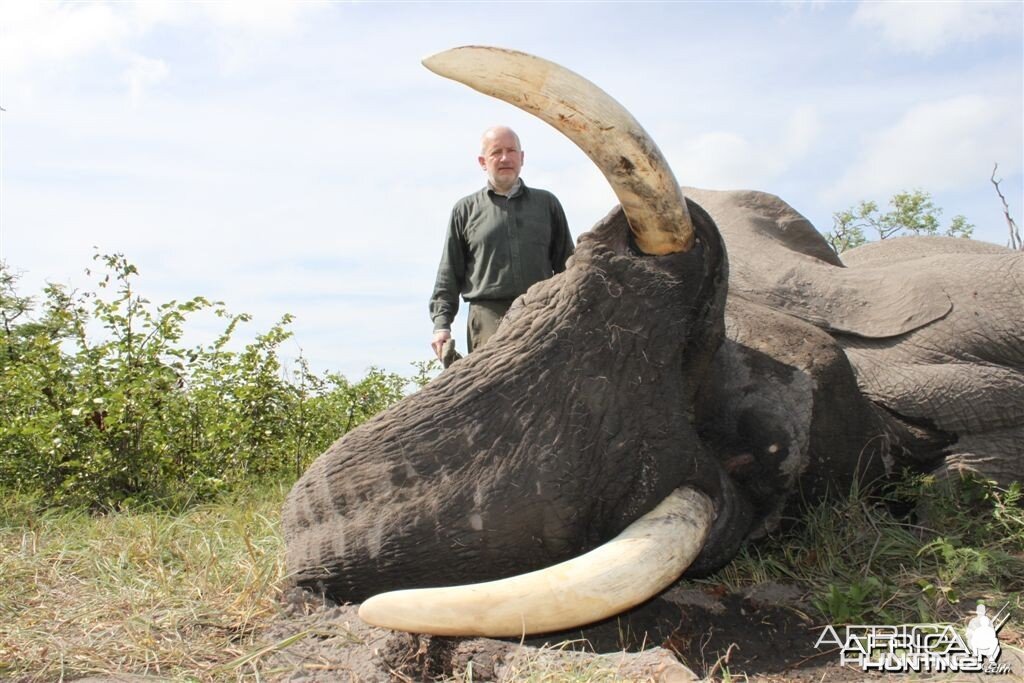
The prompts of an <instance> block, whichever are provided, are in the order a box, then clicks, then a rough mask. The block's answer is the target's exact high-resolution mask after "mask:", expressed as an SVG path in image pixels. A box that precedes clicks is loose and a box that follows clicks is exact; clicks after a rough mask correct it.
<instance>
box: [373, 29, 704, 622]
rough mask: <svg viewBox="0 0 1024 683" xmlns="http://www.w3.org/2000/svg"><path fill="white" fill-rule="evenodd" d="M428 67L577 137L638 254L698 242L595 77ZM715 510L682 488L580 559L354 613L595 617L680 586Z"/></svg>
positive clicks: (511, 57) (501, 61) (645, 142)
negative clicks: (614, 200)
mask: <svg viewBox="0 0 1024 683" xmlns="http://www.w3.org/2000/svg"><path fill="white" fill-rule="evenodd" d="M423 63H424V65H425V66H426V67H427V68H429V69H430V70H431V71H434V72H435V73H438V74H439V75H442V76H445V77H447V78H451V79H453V80H456V81H459V82H462V83H464V84H466V85H469V86H470V87H472V88H474V89H476V90H478V91H480V92H483V93H485V94H487V95H491V96H493V97H497V98H499V99H502V100H504V101H506V102H509V103H510V104H513V105H515V106H517V107H519V108H521V109H523V110H525V111H527V112H529V113H532V114H534V115H536V116H537V117H539V118H541V119H543V120H544V121H546V122H547V123H549V124H551V125H552V126H554V127H555V128H556V129H557V130H559V131H560V132H561V133H563V134H564V135H566V136H567V137H568V138H570V139H571V140H572V141H573V142H574V143H576V144H577V145H578V146H579V147H580V148H581V149H582V150H583V151H584V152H585V153H586V154H587V156H589V157H590V158H591V159H592V160H593V161H594V163H595V164H596V165H597V166H598V168H599V169H600V170H601V172H602V173H603V174H604V176H605V178H606V179H607V180H608V182H609V184H610V185H611V186H612V189H613V190H614V191H615V194H616V196H617V197H618V198H619V200H620V201H621V203H622V208H623V211H624V213H625V216H626V219H627V221H628V223H629V227H630V230H631V232H632V235H633V239H634V241H635V245H636V247H637V248H638V249H639V250H640V251H641V252H643V253H645V254H648V255H653V256H662V255H668V254H675V253H682V252H688V251H690V250H691V249H692V248H693V247H694V245H695V244H697V243H698V242H699V240H698V238H697V237H696V235H695V230H694V227H693V222H692V220H691V217H690V213H689V211H688V208H687V204H686V201H685V199H684V198H683V195H682V192H681V190H680V189H679V185H678V183H677V182H676V180H675V177H674V175H673V173H672V171H671V169H670V168H669V166H668V163H667V161H666V160H665V158H664V156H663V155H662V154H661V151H660V150H659V149H658V147H657V145H656V144H655V143H654V141H653V140H652V139H651V138H650V136H649V135H648V134H647V133H646V132H645V131H644V130H643V128H642V127H641V126H640V124H639V123H637V121H636V120H635V119H634V118H633V117H632V115H630V114H629V112H627V111H626V110H625V109H624V108H623V107H622V106H621V105H620V104H618V103H617V102H616V101H615V100H614V99H612V98H611V97H610V96H609V95H607V94H606V93H605V92H603V91H602V90H601V89H600V88H598V87H597V86H595V85H594V84H592V83H590V82H589V81H587V80H586V79H584V78H582V77H580V76H579V75H577V74H575V73H573V72H571V71H569V70H567V69H565V68H563V67H561V66H559V65H557V64H553V63H551V62H548V61H545V60H543V59H539V58H537V57H534V56H531V55H527V54H523V53H520V52H515V51H511V50H504V49H498V48H491V47H475V46H474V47H462V48H456V49H454V50H449V51H446V52H442V53H440V54H437V55H434V56H431V57H429V58H427V59H425V60H424V62H423ZM715 517H716V512H715V505H714V504H713V503H712V500H711V498H709V497H708V496H707V495H705V494H704V493H702V492H700V491H698V490H697V489H695V488H692V487H687V486H683V487H680V488H677V489H676V490H675V491H673V492H672V493H671V494H669V495H668V497H666V498H665V499H664V500H663V501H662V502H661V503H660V504H658V505H657V506H656V507H655V508H654V509H653V510H651V511H650V512H648V513H647V514H645V515H643V516H642V517H640V518H639V519H637V520H636V521H635V522H633V523H632V524H631V525H630V526H628V527H627V528H626V529H625V530H624V531H622V532H621V533H620V534H619V535H618V536H616V537H615V538H613V539H612V540H610V541H608V542H606V543H605V544H603V545H601V546H599V547H597V548H596V549H594V550H591V551H590V552H588V553H586V554H583V555H580V556H579V557H576V558H573V559H570V560H567V561H564V562H561V563H559V564H554V565H552V566H549V567H547V568H544V569H540V570H537V571H533V572H529V573H526V574H520V575H518V576H513V577H509V578H505V579H500V580H496V581H489V582H484V583H475V584H468V585H462V586H452V587H444V588H417V589H412V590H399V591H392V592H387V593H381V594H378V595H375V596H373V597H371V598H369V599H367V600H366V601H365V602H363V604H362V606H361V608H360V610H359V616H360V617H361V618H362V619H363V620H364V621H366V622H368V623H370V624H374V625H377V626H383V627H386V628H392V629H396V630H404V631H412V632H418V633H430V634H435V635H478V636H491V637H501V636H521V635H525V634H532V633H544V632H550V631H556V630H562V629H567V628H571V627H574V626H578V625H581V624H586V623H591V622H594V621H598V620H600V619H604V618H607V617H609V616H612V615H614V614H618V613H620V612H622V611H624V610H626V609H629V608H631V607H634V606H636V605H638V604H640V603H642V602H644V601H646V600H647V599H649V598H650V597H652V596H654V595H656V594H657V593H659V592H661V591H662V590H663V589H665V588H666V587H667V586H669V585H670V584H672V583H673V582H675V581H676V580H677V579H678V578H679V576H680V575H681V574H682V573H683V572H684V571H685V570H686V569H687V568H688V567H689V566H690V565H691V563H693V561H694V559H695V558H696V557H697V556H698V555H699V554H700V552H701V550H702V548H703V546H704V543H705V540H706V539H707V537H708V534H709V530H710V529H711V527H712V525H713V523H714V522H715Z"/></svg>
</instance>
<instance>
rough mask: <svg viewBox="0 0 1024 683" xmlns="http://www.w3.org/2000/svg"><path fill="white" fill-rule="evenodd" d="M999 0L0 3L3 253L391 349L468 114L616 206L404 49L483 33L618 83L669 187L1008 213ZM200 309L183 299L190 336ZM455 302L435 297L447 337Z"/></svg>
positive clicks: (385, 355) (539, 179)
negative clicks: (103, 266)
mask: <svg viewBox="0 0 1024 683" xmlns="http://www.w3.org/2000/svg"><path fill="white" fill-rule="evenodd" d="M1022 10H1024V3H1022V2H1020V1H1019V0H1016V1H1013V2H984V1H981V0H974V1H972V2H963V3H959V2H913V3H900V2H787V3H782V2H716V3H704V2H679V3H667V2H661V3H616V2H602V3H588V2H573V3H554V2H552V3H541V2H537V3H486V4H485V3H472V2H448V3H397V2H396V3H372V4H371V3H313V2H291V3H277V2H259V1H254V0H247V1H246V2H237V3H236V2H218V3H203V2H189V3H186V2H160V1H159V0H154V1H151V2H145V3H138V4H134V3H128V2H119V3H82V2H76V3H47V2H37V1H34V0H32V1H30V0H0V107H3V109H4V110H5V111H2V112H0V259H2V260H3V261H5V262H6V263H7V264H8V266H9V267H10V268H11V269H13V270H15V271H16V272H19V273H21V280H20V284H19V289H20V291H21V293H22V294H38V293H39V292H40V291H41V289H42V287H43V286H44V284H45V283H46V282H55V283H60V284H64V285H67V286H69V287H73V288H80V289H88V288H91V287H92V284H91V283H92V282H93V280H92V279H91V278H90V277H88V276H86V275H85V270H86V269H87V268H90V267H93V266H94V265H95V264H94V263H93V261H92V256H93V254H94V253H96V252H99V253H115V252H118V253H123V254H124V255H125V256H126V257H127V258H128V260H129V261H131V262H132V263H134V264H135V265H136V266H137V267H138V269H139V272H140V276H139V279H138V288H139V290H140V291H141V292H142V293H143V294H145V296H146V297H147V298H149V299H150V300H151V301H153V302H154V303H159V302H164V301H168V300H171V299H176V300H184V299H188V298H191V297H193V296H196V295H202V296H205V297H207V298H210V299H216V300H221V301H224V302H225V303H226V305H227V307H228V308H229V309H230V310H232V311H234V312H248V313H250V314H252V315H253V321H252V322H251V323H249V324H247V325H246V326H244V327H243V328H241V330H240V334H239V335H238V343H239V344H241V343H244V342H246V341H248V340H250V339H252V337H253V336H254V335H256V334H259V333H262V332H265V331H266V330H267V329H269V328H270V326H272V325H273V324H274V323H275V322H277V321H278V320H279V319H280V318H281V316H282V315H284V314H285V313H290V314H292V315H294V316H295V318H294V322H293V323H292V324H291V325H290V329H291V330H292V331H293V332H294V336H293V338H292V339H291V340H289V341H288V342H286V343H285V345H284V346H283V347H282V349H281V354H282V356H283V357H284V358H285V360H286V362H288V363H294V359H295V358H297V357H299V356H300V355H301V356H302V357H304V358H306V359H307V360H308V361H309V363H310V364H311V366H312V367H313V369H314V370H316V371H318V372H323V371H328V370H329V371H337V372H341V373H343V374H344V375H346V376H347V377H349V378H350V379H357V378H359V377H362V376H363V375H364V374H365V372H366V371H367V369H368V368H369V367H371V366H374V367H380V368H383V369H385V370H388V371H394V372H399V373H402V374H411V373H412V371H413V369H412V367H411V366H410V363H411V362H413V361H420V360H427V359H428V358H429V357H430V354H431V352H430V348H429V342H430V337H431V322H430V320H429V317H428V312H427V301H428V299H429V296H430V290H431V288H432V285H433V281H434V275H435V273H436V269H437V263H438V259H439V257H440V253H441V245H442V241H443V237H444V231H445V227H446V224H447V220H448V216H449V213H450V210H451V207H452V205H453V204H454V202H455V201H456V200H457V199H459V198H460V197H462V196H464V195H467V194H470V193H472V192H474V191H475V190H477V189H479V188H480V187H482V186H483V184H484V182H485V176H484V174H483V172H482V171H481V170H480V168H479V166H478V165H477V161H476V156H477V154H478V149H479V137H480V133H481V132H482V131H483V130H484V129H485V128H487V127H488V126H490V125H493V124H499V123H500V124H506V125H510V126H512V127H513V128H515V129H516V130H517V131H518V132H519V134H520V137H521V139H522V142H523V148H524V151H525V154H526V163H525V165H524V168H523V179H524V180H525V181H526V182H527V183H528V184H529V185H532V186H536V187H543V188H546V189H549V190H551V191H553V192H554V193H555V194H556V195H557V196H558V197H559V198H560V199H561V201H562V204H563V205H564V207H565V210H566V215H567V216H568V219H569V223H570V228H571V230H572V233H573V236H574V237H578V236H579V235H580V234H581V233H582V232H585V231H586V230H587V229H588V228H589V227H590V226H591V225H593V224H594V223H595V222H596V221H597V220H598V219H600V218H601V217H602V216H603V215H605V214H606V213H607V212H608V211H609V209H611V208H612V207H613V206H614V205H615V203H616V200H615V197H614V195H613V194H612V192H611V190H610V189H609V188H608V186H607V183H606V182H605V181H604V179H603V178H602V176H601V175H600V173H599V172H598V171H597V169H596V168H595V167H594V166H593V165H592V164H591V162H590V161H589V160H588V159H587V158H586V157H585V156H584V154H583V153H582V152H581V151H580V150H579V149H577V148H576V147H575V146H574V145H573V144H572V143H571V142H569V141H568V140H567V139H565V138H564V137H562V136H561V135H560V134H558V133H557V132H556V131H554V129H552V128H550V127H548V126H547V125H546V124H544V123H542V122H540V121H538V120H536V119H533V118H532V117H530V116H529V115H528V114H525V113H523V112H521V111H519V110H517V109H515V108H514V107H512V106H511V105H508V104H505V103H503V102H499V101H497V100H492V99H490V98H487V97H485V96H484V95H481V94H479V93H477V92H475V91H473V90H470V89H469V88H467V87H465V86H463V85H461V84H458V83H455V82H453V81H449V80H446V79H443V78H440V77H438V76H436V75H434V74H433V73H431V72H429V71H428V70H427V69H426V68H424V67H423V66H422V65H421V64H420V61H421V60H422V59H423V58H424V57H426V56H428V55H430V54H433V53H436V52H439V51H442V50H445V49H448V48H452V47H456V46H460V45H470V44H475V45H494V46H499V47H505V48H512V49H517V50H521V51H524V52H529V53H532V54H535V55H537V56H540V57H544V58H545V59H549V60H551V61H554V62H557V63H559V64H561V65H563V66H565V67H567V68H569V69H572V70H573V71H575V72H577V73H579V74H581V75H583V76H584V77H586V78H588V79H589V80H591V81H593V82H594V83H596V84H597V85H598V86H600V87H601V88H602V89H604V90H605V91H606V92H608V93H609V94H611V95H612V96H613V97H615V98H616V99H617V100H618V101H619V102H621V103H622V104H623V105H624V106H625V107H626V108H627V109H628V110H629V111H630V112H631V113H632V114H633V115H634V117H635V118H636V119H637V120H638V121H640V123H641V124H642V125H643V126H644V127H645V128H646V130H647V131H648V133H650V135H651V136H652V137H653V139H654V140H655V141H656V142H657V143H658V145H659V146H660V147H661V149H662V151H663V152H664V154H665V156H666V158H667V159H668V161H669V163H670V164H671V165H672V168H673V170H674V172H675V174H676V178H677V179H678V180H679V182H680V183H682V184H684V185H692V186H697V187H705V188H711V189H755V190H762V191H765V192H770V193H773V194H776V195H778V196H780V197H782V198H783V199H784V200H786V201H787V202H789V203H790V204H791V205H792V206H794V207H795V208H796V209H797V210H798V211H800V212H801V213H803V214H804V215H805V216H807V217H808V218H809V219H810V220H811V222H812V223H814V224H815V226H816V227H817V228H818V229H819V230H821V231H823V232H824V231H827V230H829V229H830V228H831V226H832V214H833V213H835V212H836V211H840V210H842V209H846V208H848V207H851V206H853V205H855V204H856V203H858V202H859V201H861V200H865V199H869V200H874V201H877V202H878V203H879V204H880V205H884V204H885V203H886V202H887V201H888V199H889V198H890V197H891V196H892V195H893V194H895V193H897V192H900V191H904V190H912V189H921V190H924V191H926V192H929V193H931V195H932V197H933V198H934V201H935V203H936V205H937V206H939V207H941V208H942V209H943V219H944V221H943V224H945V223H946V222H948V220H949V219H951V218H952V217H953V216H955V215H958V214H962V215H964V216H965V217H966V218H967V220H968V221H970V222H971V223H973V224H974V225H975V237H976V238H978V239H983V240H987V241H990V242H995V243H999V244H1005V243H1006V242H1007V235H1008V232H1007V227H1006V221H1005V218H1004V216H1003V211H1002V204H1001V202H1000V201H999V198H998V196H997V195H996V192H995V189H994V188H993V186H992V183H991V181H990V176H991V175H992V170H993V164H994V163H998V164H999V169H998V172H997V174H996V177H997V178H1001V179H1002V183H1001V185H1000V187H1001V189H1002V191H1003V193H1004V194H1005V195H1006V198H1007V201H1008V203H1009V207H1010V211H1011V215H1013V216H1014V218H1015V219H1016V221H1017V222H1018V224H1020V223H1021V222H1022V221H1024V205H1022V199H1024V197H1022V194H1024V176H1022V166H1024V140H1022V138H1024V135H1022V129H1024V16H1022ZM218 325H219V323H218V322H216V321H214V320H212V319H208V318H201V319H198V320H197V321H196V322H195V324H194V325H193V326H192V327H191V328H190V332H189V334H190V335H191V336H190V339H194V340H195V342H196V343H202V342H204V341H205V342H209V341H212V339H213V338H214V336H215V335H216V334H217V333H218V332H219V331H220V328H219V326H218ZM464 329H465V306H463V309H462V310H461V311H460V314H459V317H458V319H457V320H456V323H455V332H456V338H457V343H458V346H459V347H460V348H463V349H464V348H465V334H464Z"/></svg>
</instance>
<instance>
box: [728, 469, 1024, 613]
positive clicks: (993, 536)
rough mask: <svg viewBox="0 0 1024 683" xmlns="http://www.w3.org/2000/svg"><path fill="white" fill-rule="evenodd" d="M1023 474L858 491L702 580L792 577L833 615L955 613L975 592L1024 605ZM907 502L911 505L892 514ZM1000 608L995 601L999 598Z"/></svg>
mask: <svg viewBox="0 0 1024 683" xmlns="http://www.w3.org/2000/svg"><path fill="white" fill-rule="evenodd" d="M1022 502H1024V498H1022V492H1021V486H1020V483H1018V482H1014V483H1013V485H1012V486H1010V488H1008V489H1002V488H1000V487H999V486H997V485H996V484H994V483H993V482H989V481H985V480H980V479H975V478H970V477H966V476H965V477H957V476H955V475H954V476H953V477H951V478H942V479H939V478H936V477H934V476H914V475H909V474H908V475H906V477H905V479H904V480H902V481H901V482H899V483H898V484H897V485H895V486H892V487H890V489H888V491H887V492H885V494H884V495H883V496H882V498H880V499H878V498H871V497H869V495H868V494H867V493H866V492H863V491H859V490H855V491H853V492H851V493H850V494H849V495H848V496H845V497H842V498H840V499H838V500H833V501H829V502H825V503H823V504H820V505H817V506H815V507H812V508H811V509H809V510H807V511H806V512H805V513H804V514H803V515H802V517H801V520H800V522H799V523H798V524H796V525H794V526H793V527H792V528H791V529H789V530H787V531H785V532H783V533H781V534H779V535H777V536H776V537H773V538H770V539H768V540H766V541H764V542H762V543H759V544H756V545H751V546H747V547H746V548H745V549H744V550H743V551H742V553H741V555H740V557H738V558H737V559H736V560H735V561H733V562H732V563H731V564H730V565H729V566H728V567H726V568H725V569H724V570H722V571H721V572H719V573H718V574H717V575H716V576H715V577H713V578H711V579H709V580H708V581H710V582H712V583H717V584H721V583H724V584H726V585H727V586H729V587H730V588H734V589H736V588H742V587H746V586H749V585H752V584H754V583H760V582H764V581H784V582H795V583H797V584H798V585H800V586H802V587H803V588H804V589H805V590H806V592H807V594H808V596H809V597H810V599H811V603H812V604H813V605H814V607H816V608H817V609H818V610H819V611H820V612H821V614H822V615H823V616H824V617H825V618H827V619H828V620H829V621H830V622H831V623H833V624H845V623H861V624H903V623H936V622H946V621H951V620H952V621H955V620H957V619H958V618H959V617H960V616H961V615H963V614H964V613H966V612H968V611H971V610H973V609H974V607H975V605H976V601H977V600H982V601H984V602H986V603H987V604H989V605H993V604H995V605H998V606H999V607H1001V606H1002V605H1003V604H1004V603H1006V602H1010V603H1011V610H1014V611H1017V610H1020V609H1021V608H1022V607H1024V508H1022V507H1021V503H1022ZM908 508H909V509H911V510H912V511H913V512H912V514H905V515H900V514H893V510H894V509H895V510H906V509H908ZM997 609H998V607H997Z"/></svg>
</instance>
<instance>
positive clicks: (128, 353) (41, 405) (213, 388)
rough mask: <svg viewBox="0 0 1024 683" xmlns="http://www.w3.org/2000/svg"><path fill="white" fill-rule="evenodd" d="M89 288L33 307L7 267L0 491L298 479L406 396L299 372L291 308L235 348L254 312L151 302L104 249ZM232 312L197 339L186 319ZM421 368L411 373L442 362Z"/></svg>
mask: <svg viewBox="0 0 1024 683" xmlns="http://www.w3.org/2000/svg"><path fill="white" fill-rule="evenodd" d="M94 258H95V260H97V261H98V262H99V263H100V264H101V266H102V269H101V271H100V272H99V274H98V283H97V289H96V291H94V292H74V291H67V290H66V289H65V288H63V287H60V286H58V285H50V286H48V287H47V288H46V289H45V291H44V294H43V297H42V299H41V301H40V303H39V305H38V307H37V306H36V305H35V303H34V302H33V300H32V299H30V298H26V297H22V296H19V295H18V293H17V292H16V284H17V277H16V276H15V275H14V274H13V273H12V272H11V271H10V270H9V269H8V268H7V267H6V265H4V264H0V321H2V323H3V328H2V330H0V395H3V396H4V401H3V402H2V403H0V487H2V488H6V489H8V490H20V491H22V492H26V493H32V494H34V495H39V496H41V497H42V498H43V499H44V500H46V501H48V502H50V503H55V504H71V505H83V504H84V505H91V506H100V507H123V506H125V505H131V504H135V503H137V502H140V501H153V500H165V501H166V502H167V503H168V504H170V503H173V502H174V501H180V500H183V499H190V500H197V499H205V498H208V497H209V496H210V495H212V494H214V493H216V492H218V491H221V490H224V489H226V488H231V487H233V486H235V485H236V484H238V483H239V482H243V481H246V480H251V479H253V478H272V477H277V476H281V475H286V476H292V475H293V473H295V472H298V471H301V470H302V469H303V468H305V466H306V465H308V463H309V462H310V460H311V459H312V458H313V457H315V455H317V454H318V453H320V452H321V451H322V450H323V449H325V448H326V447H327V446H328V445H329V444H330V443H331V442H332V441H333V440H334V439H336V438H338V437H339V436H341V435H342V434H344V433H345V432H347V431H348V430H349V429H351V428H353V427H355V426H357V425H358V424H360V423H361V422H363V421H365V420H366V419H368V418H369V417H371V416H372V415H374V414H375V413H377V412H378V411H380V410H382V409H383V408H386V407H387V406H389V405H391V404H393V403H394V402H396V401H397V400H399V399H400V398H401V397H402V396H403V395H404V390H405V387H406V385H407V384H408V382H409V381H410V380H406V379H405V378H402V377H401V376H399V375H397V374H394V373H385V372H383V371H381V370H377V369H371V370H370V372H369V374H367V376H366V377H365V378H363V379H362V380H360V381H359V382H356V383H351V382H349V381H348V380H347V379H345V378H344V377H343V376H341V375H339V374H336V373H328V374H326V375H323V376H319V375H316V374H315V373H313V372H312V371H311V370H310V369H309V367H308V364H307V363H306V362H305V360H304V359H300V360H299V362H298V363H297V364H296V367H295V369H294V370H292V371H291V372H286V371H285V369H284V368H283V367H282V364H281V361H280V358H279V355H278V352H279V349H280V347H281V344H282V343H283V342H284V341H285V340H287V339H288V338H289V337H290V336H291V332H289V331H288V329H287V326H288V324H289V323H290V321H291V316H288V315H286V316H284V317H283V318H282V319H281V320H280V322H278V323H277V324H276V325H274V326H273V327H272V328H271V329H270V330H269V331H267V332H265V333H264V334H261V335H258V336H257V337H256V338H255V340H254V341H253V342H252V343H250V344H248V345H247V346H245V347H244V349H242V350H241V351H232V350H229V346H230V342H231V339H232V335H233V334H234V333H235V330H236V328H237V327H238V325H239V324H241V323H244V322H247V321H248V320H249V316H247V315H245V314H241V315H235V314H231V313H229V312H228V311H227V309H226V308H225V307H224V306H223V304H222V303H220V302H211V301H209V300H207V299H205V298H203V297H195V298H193V299H190V300H188V301H184V302H178V301H170V302H167V303H163V304H157V305H154V304H152V303H151V302H150V301H149V300H148V299H146V298H144V297H142V296H141V295H140V294H139V293H138V292H137V290H136V280H137V277H138V271H137V269H136V268H135V266H134V265H132V264H131V263H129V262H128V261H127V260H126V259H125V257H124V256H122V255H120V254H114V255H96V256H95V257H94ZM200 312H207V313H210V312H212V313H213V314H215V315H216V316H217V317H219V318H221V319H223V320H224V321H225V329H224V332H223V333H222V334H221V335H220V336H218V337H217V338H216V339H215V340H214V341H213V342H212V343H210V344H207V345H200V346H194V347H188V346H187V345H186V344H185V342H184V340H183V337H184V326H185V324H186V322H187V320H188V319H189V318H190V317H192V316H194V315H195V314H198V313H200ZM433 369H434V366H433V365H431V364H422V365H421V366H420V367H419V372H418V374H417V375H416V377H415V378H414V379H413V380H411V381H412V382H414V383H416V384H417V385H422V383H423V382H425V381H426V380H427V378H428V377H429V374H430V373H431V372H432V371H433Z"/></svg>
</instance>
